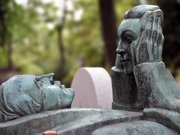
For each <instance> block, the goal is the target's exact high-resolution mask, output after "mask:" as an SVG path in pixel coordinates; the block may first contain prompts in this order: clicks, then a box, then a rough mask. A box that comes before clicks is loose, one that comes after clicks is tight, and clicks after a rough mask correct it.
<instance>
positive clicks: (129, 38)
mask: <svg viewBox="0 0 180 135" xmlns="http://www.w3.org/2000/svg"><path fill="white" fill-rule="evenodd" d="M133 35H134V34H133V33H132V32H131V31H125V32H124V33H123V34H122V39H123V41H124V42H126V43H128V44H131V42H133V41H134V39H135V38H134V36H133Z"/></svg>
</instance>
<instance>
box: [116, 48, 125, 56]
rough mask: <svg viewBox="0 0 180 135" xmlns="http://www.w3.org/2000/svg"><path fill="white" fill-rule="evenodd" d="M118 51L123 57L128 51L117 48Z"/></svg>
mask: <svg viewBox="0 0 180 135" xmlns="http://www.w3.org/2000/svg"><path fill="white" fill-rule="evenodd" d="M116 53H117V54H120V55H121V56H122V57H123V56H124V55H125V54H126V51H125V50H124V49H116Z"/></svg>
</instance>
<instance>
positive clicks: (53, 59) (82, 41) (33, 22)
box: [0, 0, 155, 84]
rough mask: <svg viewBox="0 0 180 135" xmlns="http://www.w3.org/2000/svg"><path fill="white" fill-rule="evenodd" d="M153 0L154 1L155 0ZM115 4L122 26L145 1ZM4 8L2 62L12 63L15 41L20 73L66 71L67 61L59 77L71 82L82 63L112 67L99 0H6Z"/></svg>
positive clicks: (126, 0)
mask: <svg viewBox="0 0 180 135" xmlns="http://www.w3.org/2000/svg"><path fill="white" fill-rule="evenodd" d="M18 1H20V0H18ZM25 1H26V0H25ZM3 2H4V3H3ZM64 2H66V3H64ZM148 2H149V3H150V4H153V3H155V0H149V1H148ZM114 4H115V11H116V16H117V19H116V21H117V27H118V24H119V23H120V22H121V20H122V19H123V16H124V13H125V12H126V11H127V10H128V9H130V8H132V7H133V6H136V5H138V4H139V1H138V0H114ZM65 8H66V12H64V9H65ZM1 11H4V12H5V16H2V15H1V21H0V23H1V25H0V34H1V36H0V37H3V38H0V68H2V67H3V68H5V67H8V55H9V54H8V51H7V50H8V49H7V48H8V44H9V45H10V47H11V48H12V61H13V67H18V68H19V69H20V72H19V73H23V74H44V73H49V72H61V71H59V70H57V69H60V67H62V66H64V68H65V71H66V72H65V76H63V77H60V76H59V77H58V76H57V77H56V78H60V79H62V80H61V81H63V83H65V84H70V82H71V80H72V78H73V76H74V74H75V72H76V71H77V69H78V68H79V67H82V66H91V67H96V66H103V67H105V68H107V69H108V70H109V69H110V67H109V66H108V63H107V56H106V55H107V54H105V51H104V50H105V47H104V42H103V39H102V36H101V23H100V15H99V6H98V0H59V1H58V3H57V1H56V4H55V3H54V2H53V1H49V2H48V1H47V0H29V1H27V4H24V5H23V4H22V3H19V2H17V0H1V3H0V12H1ZM3 17H4V21H3ZM63 19H65V20H64V22H63V21H62V20H63ZM62 23H63V24H62ZM59 26H63V28H62V37H61V38H62V44H61V45H62V46H63V48H64V50H63V56H64V58H65V63H64V64H65V65H63V63H61V62H60V61H61V53H62V50H60V49H59V42H58V36H59V35H58V30H59ZM3 45H5V46H6V47H3ZM59 75H61V74H59Z"/></svg>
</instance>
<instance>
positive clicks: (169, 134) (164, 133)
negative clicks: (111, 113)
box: [92, 120, 178, 135]
mask: <svg viewBox="0 0 180 135" xmlns="http://www.w3.org/2000/svg"><path fill="white" fill-rule="evenodd" d="M92 135H178V134H177V133H176V132H174V131H173V130H171V129H168V128H167V127H165V126H163V125H161V124H159V123H156V122H151V121H143V120H141V121H133V122H124V123H120V124H114V125H110V126H105V127H102V128H100V129H97V130H96V131H94V132H93V133H92Z"/></svg>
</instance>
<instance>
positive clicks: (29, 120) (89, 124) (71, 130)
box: [0, 108, 142, 135]
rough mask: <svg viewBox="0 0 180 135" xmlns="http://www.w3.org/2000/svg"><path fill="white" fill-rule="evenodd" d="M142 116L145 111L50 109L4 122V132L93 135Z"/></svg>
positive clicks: (0, 131) (14, 134) (6, 134)
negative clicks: (103, 128) (108, 126)
mask: <svg viewBox="0 0 180 135" xmlns="http://www.w3.org/2000/svg"><path fill="white" fill-rule="evenodd" d="M141 117H142V113H137V112H127V111H120V110H106V109H75V108H74V109H63V110H56V111H46V112H42V113H39V114H34V115H29V116H25V117H21V118H19V119H16V120H12V121H8V122H2V123H0V135H42V132H45V131H47V130H53V131H57V133H58V135H79V134H86V135H89V134H91V132H92V131H94V130H95V129H97V128H100V127H102V126H104V125H109V124H114V123H119V122H123V121H133V120H139V119H141Z"/></svg>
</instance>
